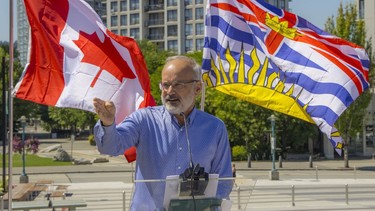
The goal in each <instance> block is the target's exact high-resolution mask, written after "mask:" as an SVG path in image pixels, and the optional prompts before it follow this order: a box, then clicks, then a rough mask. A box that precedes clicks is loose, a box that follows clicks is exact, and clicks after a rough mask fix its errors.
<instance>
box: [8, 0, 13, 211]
mask: <svg viewBox="0 0 375 211" xmlns="http://www.w3.org/2000/svg"><path fill="white" fill-rule="evenodd" d="M8 84H9V91H8V93H9V94H8V97H9V101H8V102H9V105H8V107H9V137H8V150H9V152H8V155H9V158H8V161H9V164H8V196H9V197H8V210H9V211H12V188H13V97H12V91H13V0H9V82H8Z"/></svg>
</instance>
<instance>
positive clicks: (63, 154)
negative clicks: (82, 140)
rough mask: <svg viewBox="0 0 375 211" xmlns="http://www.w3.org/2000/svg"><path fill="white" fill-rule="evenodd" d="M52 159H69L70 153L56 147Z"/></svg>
mask: <svg viewBox="0 0 375 211" xmlns="http://www.w3.org/2000/svg"><path fill="white" fill-rule="evenodd" d="M53 159H54V160H55V161H71V158H70V155H69V154H68V153H67V152H66V151H65V150H64V149H63V148H59V149H57V151H56V154H55V156H53Z"/></svg>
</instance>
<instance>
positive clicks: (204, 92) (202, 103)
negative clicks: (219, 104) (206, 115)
mask: <svg viewBox="0 0 375 211" xmlns="http://www.w3.org/2000/svg"><path fill="white" fill-rule="evenodd" d="M201 95H202V96H201V111H204V102H205V98H206V84H205V83H203V85H202V92H201Z"/></svg>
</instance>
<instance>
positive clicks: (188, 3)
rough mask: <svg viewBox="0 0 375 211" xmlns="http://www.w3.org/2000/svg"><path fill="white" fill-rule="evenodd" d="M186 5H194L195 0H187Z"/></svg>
mask: <svg viewBox="0 0 375 211" xmlns="http://www.w3.org/2000/svg"><path fill="white" fill-rule="evenodd" d="M185 5H193V0H185Z"/></svg>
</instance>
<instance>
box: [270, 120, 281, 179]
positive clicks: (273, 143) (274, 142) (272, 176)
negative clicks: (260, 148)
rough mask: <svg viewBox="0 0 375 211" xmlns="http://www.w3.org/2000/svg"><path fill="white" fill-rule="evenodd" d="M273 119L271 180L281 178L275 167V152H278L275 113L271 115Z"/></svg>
mask: <svg viewBox="0 0 375 211" xmlns="http://www.w3.org/2000/svg"><path fill="white" fill-rule="evenodd" d="M268 119H269V120H271V153H272V170H271V171H270V174H269V176H270V180H279V172H278V171H277V169H276V167H275V153H276V137H275V122H276V117H275V115H273V114H272V115H271V116H270V117H269V118H268Z"/></svg>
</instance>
